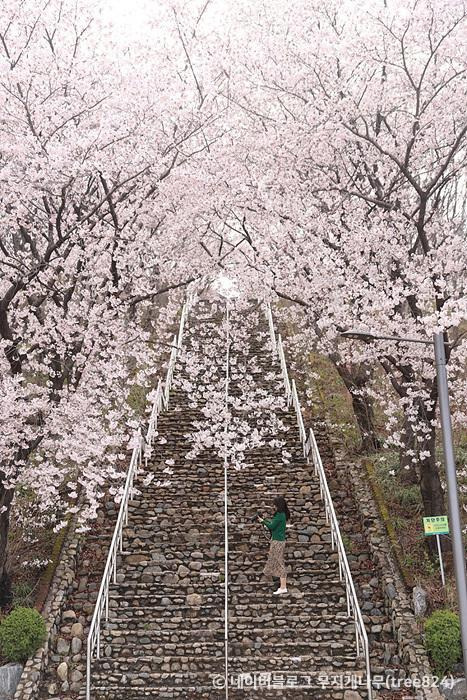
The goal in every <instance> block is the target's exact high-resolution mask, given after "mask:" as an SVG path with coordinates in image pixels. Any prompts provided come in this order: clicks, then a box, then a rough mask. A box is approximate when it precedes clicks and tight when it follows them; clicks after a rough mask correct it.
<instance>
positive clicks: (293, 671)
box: [79, 302, 366, 700]
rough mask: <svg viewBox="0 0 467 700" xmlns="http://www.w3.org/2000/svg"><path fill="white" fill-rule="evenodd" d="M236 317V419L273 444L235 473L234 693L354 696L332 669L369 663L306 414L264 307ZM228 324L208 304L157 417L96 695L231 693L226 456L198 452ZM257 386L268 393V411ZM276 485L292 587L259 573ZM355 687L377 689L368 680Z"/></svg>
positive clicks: (201, 308)
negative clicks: (284, 381)
mask: <svg viewBox="0 0 467 700" xmlns="http://www.w3.org/2000/svg"><path fill="white" fill-rule="evenodd" d="M247 316H248V319H247ZM231 320H232V328H231V332H232V336H233V342H232V346H231V362H232V367H233V368H235V371H234V378H233V379H232V381H231V384H230V392H229V393H230V396H231V397H232V406H231V411H232V415H233V416H234V417H236V418H238V420H239V421H240V422H239V425H243V426H244V425H245V424H246V423H247V424H249V426H250V428H251V429H254V428H255V427H258V425H260V426H262V430H263V435H262V441H263V443H265V444H261V445H258V446H255V447H252V448H250V449H247V450H246V451H245V452H244V455H243V461H244V466H242V467H241V468H235V467H234V466H229V471H228V495H229V587H228V593H229V598H228V609H229V618H228V621H229V646H228V650H229V669H228V670H229V674H230V675H231V686H230V687H229V696H230V697H231V698H237V697H242V698H248V697H253V696H254V697H261V698H265V699H266V698H269V697H275V698H278V697H281V698H287V697H289V696H290V697H292V695H293V697H294V698H298V697H310V698H317V699H319V698H336V699H337V698H343V696H344V690H343V689H339V687H332V685H330V683H331V681H332V678H329V676H328V678H327V680H326V674H329V675H331V674H332V675H335V674H345V676H346V677H347V678H348V679H349V680H350V677H351V676H352V675H354V677H356V676H359V675H361V674H362V673H363V670H364V666H363V663H362V660H361V659H360V658H356V653H355V633H354V627H353V624H352V621H351V620H349V619H348V618H347V616H346V597H345V590H344V587H343V585H342V583H341V582H340V581H339V576H338V567H337V557H336V555H335V554H334V553H333V552H332V549H331V543H330V539H331V538H330V531H329V528H328V526H327V525H326V522H325V517H324V510H323V507H322V502H321V500H320V496H319V484H318V482H317V480H316V479H315V478H314V476H313V475H312V471H311V469H310V468H309V467H308V465H307V464H306V462H305V460H304V459H303V456H302V453H301V445H300V442H299V434H298V429H297V427H296V419H295V415H294V413H293V411H292V410H288V409H287V408H286V407H284V405H283V401H282V399H281V397H282V394H283V390H282V385H281V381H280V375H279V367H278V364H277V362H276V361H275V359H273V357H272V352H271V348H270V345H269V340H268V333H267V326H266V323H265V321H264V320H263V318H262V316H261V315H260V314H259V313H258V312H256V311H254V310H253V311H250V312H249V313H248V314H246V313H245V312H243V313H240V312H238V313H233V314H231ZM247 320H249V324H247ZM248 325H250V326H251V327H248ZM221 332H222V329H221V317H220V315H217V314H214V315H212V314H211V306H210V305H209V304H207V303H203V302H200V303H198V305H197V306H196V307H195V309H193V311H192V314H191V318H190V321H189V325H188V328H187V330H186V338H185V341H184V344H185V347H186V350H187V352H186V360H185V362H184V361H183V358H182V361H181V364H180V366H178V367H177V368H176V381H175V385H174V389H173V391H172V393H171V397H170V409H169V410H168V411H167V412H166V413H164V414H162V416H161V417H160V419H159V425H158V434H157V436H156V439H155V445H154V447H155V449H154V451H153V454H152V457H151V461H150V462H149V463H148V466H147V470H146V471H145V472H144V473H142V474H140V476H139V478H138V482H137V489H138V492H137V493H135V494H134V496H133V498H132V500H131V503H130V509H129V524H128V527H127V528H126V529H125V531H124V552H123V554H122V556H121V558H120V561H119V565H118V572H119V573H118V581H117V584H115V585H114V586H112V588H111V593H110V596H111V599H110V610H111V612H110V620H109V622H108V623H107V625H106V626H105V629H103V632H102V655H101V659H100V660H99V661H94V662H93V673H92V698H93V700H104V699H106V700H107V699H108V700H110V699H112V700H143V698H154V699H155V698H158V699H159V698H160V699H161V700H162V699H165V698H167V699H169V698H190V699H193V700H195V699H197V698H211V699H212V700H216V699H217V698H224V697H225V690H223V687H222V686H223V681H224V673H225V666H224V650H225V646H224V595H225V582H224V578H225V576H224V574H225V572H224V554H225V550H224V510H223V509H224V502H223V493H224V467H223V459H222V457H221V456H220V454H219V450H218V449H217V446H216V445H214V446H213V447H206V448H205V449H203V450H202V451H201V452H199V454H197V456H196V457H195V458H194V459H190V458H189V457H190V453H192V450H193V445H194V441H193V439H194V438H195V437H196V432H197V430H198V431H199V430H202V429H203V426H205V425H207V423H208V422H209V420H210V418H209V416H206V415H205V412H204V411H205V409H206V408H208V407H209V396H207V398H205V396H206V395H208V394H209V386H210V385H212V382H213V378H214V379H216V378H217V380H218V382H219V391H221V390H222V381H223V376H224V371H225V352H223V353H221V352H220V348H221V347H224V351H225V346H222V343H218V344H217V346H213V345H212V344H211V340H212V338H213V337H215V336H216V335H217V336H218V337H219V334H220V333H221ZM246 342H247V344H245V343H246ZM216 348H217V349H216ZM196 353H198V354H200V357H199V367H198V374H197V378H196V383H197V386H196V392H194V393H193V392H190V391H186V389H184V386H186V383H187V382H188V383H191V385H193V381H194V380H193V373H191V374H190V365H191V366H192V365H193V358H194V357H195V358H196ZM201 354H202V355H203V356H202V357H201ZM242 367H244V368H247V375H246V376H245V374H244V372H242V370H241V368H242ZM255 392H256V393H255ZM251 395H254V396H256V397H258V403H261V402H262V406H261V407H260V408H258V410H257V411H256V410H254V409H252V408H251V402H249V400H248V396H251ZM267 397H270V398H271V399H273V400H272V402H271V403H270V405H268V403H267V401H264V400H263V399H265V398H267ZM233 402H235V403H233ZM242 404H244V405H245V407H246V410H243V407H242ZM277 426H279V428H278V430H276V428H277ZM268 429H269V430H270V432H269V434H268ZM271 441H273V444H272V445H271V444H269V443H270V442H271ZM274 441H279V442H280V443H282V444H279V445H278V443H277V442H274ZM284 455H285V456H284ZM187 457H188V458H187ZM151 478H152V481H150V479H151ZM276 494H284V495H285V496H286V498H287V502H288V504H289V508H290V510H291V512H292V518H291V523H290V528H289V529H288V540H287V547H286V557H287V564H288V566H289V568H290V572H291V573H290V575H289V578H288V593H287V595H284V596H273V595H272V592H273V590H275V588H276V582H272V581H271V580H267V579H265V578H264V577H263V575H262V568H263V566H264V563H265V561H266V557H267V550H268V546H269V545H268V542H267V540H266V538H265V537H264V535H263V533H262V531H261V528H260V526H259V525H258V524H256V523H254V522H253V520H252V516H253V514H254V513H256V512H259V513H262V514H269V515H272V512H273V498H274V496H275V495H276ZM239 674H251V675H250V677H249V678H248V676H243V678H242V676H240V675H239ZM251 683H254V685H253V684H251ZM261 683H263V685H262V686H260V684H261ZM307 684H312V686H313V687H311V686H309V687H308V688H307V687H303V686H307ZM298 685H300V686H302V687H301V689H300V690H298ZM236 686H237V687H236ZM268 686H269V687H268ZM347 687H349V686H347ZM255 688H256V689H255ZM257 688H260V689H257ZM358 692H359V693H360V695H361V697H362V698H365V697H366V692H365V686H364V685H362V686H360V687H359V688H358ZM79 696H80V697H84V688H83V689H82V691H81V693H80V695H79Z"/></svg>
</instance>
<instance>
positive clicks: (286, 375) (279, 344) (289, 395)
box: [276, 335, 292, 404]
mask: <svg viewBox="0 0 467 700" xmlns="http://www.w3.org/2000/svg"><path fill="white" fill-rule="evenodd" d="M276 347H277V354H278V356H279V361H280V363H281V370H282V378H283V380H284V387H285V396H286V399H287V404H290V401H291V399H292V388H291V386H290V379H289V373H288V371H287V362H286V359H285V353H284V346H283V344H282V338H281V337H280V335H278V336H277V343H276Z"/></svg>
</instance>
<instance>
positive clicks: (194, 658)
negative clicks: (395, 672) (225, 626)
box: [93, 642, 359, 686]
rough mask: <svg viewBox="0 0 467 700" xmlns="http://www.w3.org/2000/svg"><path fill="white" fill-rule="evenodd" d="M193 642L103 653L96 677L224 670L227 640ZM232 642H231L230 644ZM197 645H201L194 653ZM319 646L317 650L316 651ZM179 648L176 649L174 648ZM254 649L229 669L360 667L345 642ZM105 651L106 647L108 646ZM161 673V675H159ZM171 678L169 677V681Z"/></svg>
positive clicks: (144, 680)
mask: <svg viewBox="0 0 467 700" xmlns="http://www.w3.org/2000/svg"><path fill="white" fill-rule="evenodd" d="M196 644H197V645H193V644H192V645H190V647H189V648H188V649H187V650H184V652H185V651H186V652H187V653H183V654H172V653H170V652H171V651H172V649H171V646H173V647H176V646H177V645H166V647H165V649H164V648H162V649H160V650H159V652H158V654H157V655H152V654H149V655H145V654H143V653H142V654H139V655H134V656H133V655H130V653H129V652H136V653H138V652H140V651H144V648H142V647H140V646H136V645H132V646H128V645H127V646H125V648H124V649H122V652H123V651H124V652H125V653H127V652H128V655H126V656H123V655H122V656H120V658H119V659H112V658H105V657H101V659H100V661H98V662H95V663H94V669H95V670H94V672H93V681H94V683H98V682H99V677H100V675H101V673H102V674H105V675H106V676H107V677H108V680H112V681H113V682H115V681H117V682H118V681H119V680H121V679H122V677H124V676H128V677H130V674H131V675H133V676H135V678H134V680H135V681H136V683H135V682H133V683H131V680H130V683H129V685H140V686H144V685H146V684H153V683H154V681H155V680H156V678H157V679H158V678H159V675H160V674H162V673H170V674H173V673H174V672H181V671H183V672H187V671H194V672H199V671H205V672H212V673H216V672H217V673H219V672H220V673H222V671H223V668H224V657H225V649H224V643H223V642H221V643H211V644H210V643H207V642H206V643H203V642H198V643H196ZM230 646H231V645H230ZM194 649H199V652H198V653H195V654H193V651H194ZM313 649H315V651H313ZM173 651H175V650H173ZM250 652H251V653H249V654H243V655H242V656H234V655H232V656H230V655H229V669H230V671H231V672H239V673H248V671H250V672H251V671H255V672H258V671H268V672H271V671H279V672H281V673H284V672H293V671H295V672H299V671H301V672H302V673H304V672H306V671H308V670H309V669H312V670H313V671H314V672H316V671H318V670H323V669H333V670H335V671H336V672H338V671H340V670H341V669H342V670H344V669H348V670H356V669H357V668H359V662H358V660H357V658H356V655H355V653H354V652H353V651H352V650H351V649H350V648H346V647H345V646H344V645H343V644H342V645H340V644H336V645H335V646H334V648H330V649H326V653H325V654H323V653H322V652H320V648H319V645H314V646H313V645H311V644H310V645H306V644H305V643H302V644H297V643H294V642H290V643H288V642H283V643H281V644H270V645H269V644H262V645H261V649H259V650H250ZM104 654H105V649H104ZM156 674H157V675H156ZM166 682H167V681H166Z"/></svg>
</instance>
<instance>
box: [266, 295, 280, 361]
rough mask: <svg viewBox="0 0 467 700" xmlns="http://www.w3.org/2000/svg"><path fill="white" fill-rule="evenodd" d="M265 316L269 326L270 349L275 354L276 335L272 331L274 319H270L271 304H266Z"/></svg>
mask: <svg viewBox="0 0 467 700" xmlns="http://www.w3.org/2000/svg"><path fill="white" fill-rule="evenodd" d="M266 316H267V319H268V324H269V334H270V336H271V343H272V349H273V351H274V352H275V353H277V343H276V333H275V331H274V319H273V317H272V311H271V304H266Z"/></svg>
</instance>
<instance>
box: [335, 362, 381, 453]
mask: <svg viewBox="0 0 467 700" xmlns="http://www.w3.org/2000/svg"><path fill="white" fill-rule="evenodd" d="M335 365H336V369H337V371H338V372H339V376H340V377H341V379H342V381H343V382H344V384H345V386H346V388H347V390H348V392H349V394H350V396H351V399H352V408H353V412H354V415H355V420H356V421H357V425H358V430H359V432H360V439H361V443H360V452H362V453H363V454H371V453H372V452H377V451H378V450H380V449H381V440H380V439H379V437H378V434H377V430H376V426H375V414H374V409H373V401H372V399H371V398H370V397H369V396H364V395H362V394H361V393H360V391H361V389H362V388H364V387H365V385H366V384H367V383H368V382H369V376H368V375H367V374H366V369H367V368H366V367H359V368H356V369H355V370H354V369H349V368H348V367H346V366H344V365H341V364H337V363H335Z"/></svg>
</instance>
